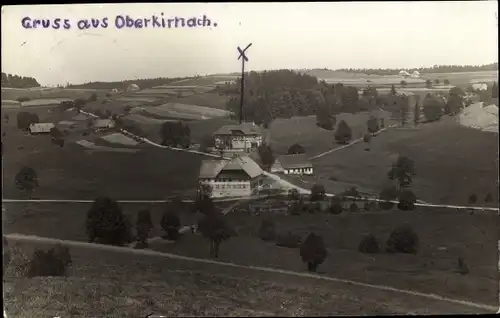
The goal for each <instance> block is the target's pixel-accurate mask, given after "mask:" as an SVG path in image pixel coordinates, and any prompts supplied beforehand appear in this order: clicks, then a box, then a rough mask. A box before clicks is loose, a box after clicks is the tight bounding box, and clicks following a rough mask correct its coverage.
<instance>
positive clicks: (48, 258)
mask: <svg viewBox="0 0 500 318" xmlns="http://www.w3.org/2000/svg"><path fill="white" fill-rule="evenodd" d="M71 263H72V260H71V255H70V253H69V248H68V247H67V246H62V245H58V246H56V247H55V248H51V249H49V250H46V251H44V250H42V249H36V250H35V252H34V253H33V256H32V258H31V260H30V261H29V262H28V264H27V268H26V273H25V274H26V276H27V277H37V276H65V275H66V270H67V268H68V266H69V265H70V264H71Z"/></svg>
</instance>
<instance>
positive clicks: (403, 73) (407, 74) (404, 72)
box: [399, 70, 410, 77]
mask: <svg viewBox="0 0 500 318" xmlns="http://www.w3.org/2000/svg"><path fill="white" fill-rule="evenodd" d="M399 76H404V77H407V76H410V73H408V72H407V71H405V70H401V71H399Z"/></svg>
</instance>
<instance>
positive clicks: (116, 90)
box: [111, 85, 139, 93]
mask: <svg viewBox="0 0 500 318" xmlns="http://www.w3.org/2000/svg"><path fill="white" fill-rule="evenodd" d="M136 86H137V85H136ZM137 87H139V86H137ZM119 92H120V90H119V89H118V88H113V89H112V90H111V93H119Z"/></svg>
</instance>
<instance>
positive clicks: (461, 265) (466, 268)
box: [457, 257, 469, 275]
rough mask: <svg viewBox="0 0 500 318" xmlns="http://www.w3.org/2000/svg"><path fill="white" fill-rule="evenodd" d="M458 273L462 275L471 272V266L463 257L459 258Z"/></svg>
mask: <svg viewBox="0 0 500 318" xmlns="http://www.w3.org/2000/svg"><path fill="white" fill-rule="evenodd" d="M457 273H459V274H460V275H467V274H469V266H467V264H466V263H465V261H464V259H463V258H461V257H459V258H458V259H457Z"/></svg>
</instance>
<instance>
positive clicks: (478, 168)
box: [314, 117, 498, 206]
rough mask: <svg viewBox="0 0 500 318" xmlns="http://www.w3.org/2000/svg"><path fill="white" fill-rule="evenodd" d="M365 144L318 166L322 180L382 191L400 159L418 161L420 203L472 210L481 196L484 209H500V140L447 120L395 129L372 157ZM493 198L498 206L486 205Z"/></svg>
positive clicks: (375, 145)
mask: <svg viewBox="0 0 500 318" xmlns="http://www.w3.org/2000/svg"><path fill="white" fill-rule="evenodd" d="M366 147H367V145H366V144H365V143H359V144H356V145H353V146H351V147H348V148H346V149H343V150H340V151H338V152H334V153H332V154H330V155H326V156H324V157H321V158H319V159H317V160H315V161H314V163H315V172H316V174H317V176H319V178H330V177H331V176H335V178H336V179H337V180H338V181H342V182H349V183H353V184H359V185H360V186H363V187H367V188H371V189H374V190H377V189H378V191H380V190H381V189H382V188H383V187H384V185H386V184H387V183H388V180H387V172H388V171H389V169H390V167H391V164H392V163H393V162H394V160H395V159H396V158H397V156H398V154H402V155H407V156H409V157H410V158H412V159H413V160H414V161H415V166H416V173H417V175H416V176H415V177H414V180H413V184H412V187H411V190H412V191H413V192H414V193H415V194H416V195H417V198H419V199H421V200H424V201H428V202H432V203H436V204H458V205H463V204H467V200H468V197H469V195H471V194H476V195H477V196H478V197H479V201H478V204H479V203H480V205H495V206H497V205H498V184H496V180H497V178H498V135H497V134H492V133H489V132H481V131H478V130H475V129H470V128H467V127H464V126H462V125H460V124H459V123H456V122H455V118H450V117H444V118H443V119H442V120H441V121H440V122H436V123H430V124H421V125H419V128H418V129H417V130H399V129H391V130H388V131H387V132H384V133H382V134H380V135H378V136H377V137H375V138H373V140H372V142H371V147H370V149H371V151H365V148H366ZM488 192H489V193H491V194H492V196H493V201H492V202H490V203H485V202H484V201H483V200H484V197H485V196H486V194H487V193H488Z"/></svg>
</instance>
